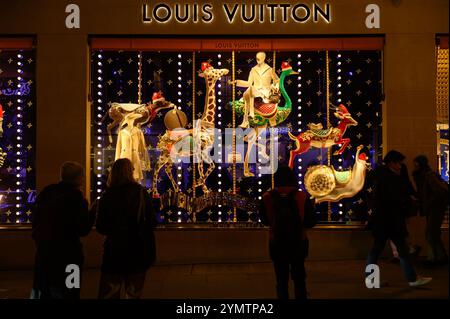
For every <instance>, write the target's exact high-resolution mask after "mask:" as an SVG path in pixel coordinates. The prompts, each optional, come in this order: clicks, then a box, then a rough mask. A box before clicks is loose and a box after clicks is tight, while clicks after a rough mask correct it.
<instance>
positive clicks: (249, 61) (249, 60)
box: [247, 58, 270, 64]
mask: <svg viewBox="0 0 450 319" xmlns="http://www.w3.org/2000/svg"><path fill="white" fill-rule="evenodd" d="M252 61H253V59H251V58H250V59H247V63H248V64H250V63H251V62H252ZM269 63H270V62H269Z"/></svg>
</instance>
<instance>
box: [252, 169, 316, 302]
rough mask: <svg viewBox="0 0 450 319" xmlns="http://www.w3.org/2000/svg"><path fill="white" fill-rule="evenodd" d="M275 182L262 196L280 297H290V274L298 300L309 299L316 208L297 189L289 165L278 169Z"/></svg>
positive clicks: (262, 209)
mask: <svg viewBox="0 0 450 319" xmlns="http://www.w3.org/2000/svg"><path fill="white" fill-rule="evenodd" d="M274 179H275V188H274V189H273V190H271V191H269V192H266V193H264V194H263V196H262V203H261V208H260V216H261V217H260V218H261V222H262V223H263V224H265V225H268V226H269V253H270V257H271V259H272V262H273V266H274V270H275V276H276V281H277V296H278V298H279V299H288V298H289V292H288V286H289V272H290V273H291V276H292V280H293V282H294V291H295V298H296V299H307V290H306V271H305V258H306V257H307V255H308V246H309V242H308V236H307V234H306V229H307V228H312V227H314V226H315V224H316V216H315V214H314V206H313V204H312V203H311V201H310V199H309V198H308V196H307V194H305V193H303V192H299V191H298V190H297V180H296V178H295V174H294V172H293V171H292V170H291V169H290V168H289V167H288V166H280V167H278V169H277V172H276V173H275V176H274ZM290 213H292V214H290ZM289 215H291V217H289ZM282 218H284V219H282Z"/></svg>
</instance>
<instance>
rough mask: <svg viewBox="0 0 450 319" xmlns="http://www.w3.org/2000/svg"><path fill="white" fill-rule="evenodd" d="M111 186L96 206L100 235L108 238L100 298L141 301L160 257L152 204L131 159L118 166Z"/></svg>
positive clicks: (114, 169) (121, 160) (118, 161)
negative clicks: (146, 279)
mask: <svg viewBox="0 0 450 319" xmlns="http://www.w3.org/2000/svg"><path fill="white" fill-rule="evenodd" d="M107 186H108V187H107V189H106V191H105V193H104V194H103V195H102V197H101V198H100V200H99V201H98V204H97V205H96V206H97V207H96V209H97V211H98V213H97V224H96V225H97V231H98V232H99V233H100V234H102V235H104V236H105V237H106V238H105V242H104V245H103V262H102V269H101V272H102V274H101V279H100V288H99V298H100V299H110V298H121V297H125V298H126V299H132V298H140V297H141V295H142V289H143V286H144V282H145V276H146V272H147V270H148V269H149V268H150V266H151V265H152V264H153V263H154V261H155V255H156V248H155V237H154V233H153V230H154V228H155V226H156V216H155V213H154V210H153V206H152V201H151V198H150V196H149V195H148V193H147V192H146V191H145V189H144V188H143V187H142V186H141V185H140V184H138V183H137V182H136V181H135V180H134V178H133V164H132V163H131V161H130V160H129V159H126V158H123V159H119V160H117V161H115V162H114V164H113V166H112V169H111V173H110V175H109V178H108V183H107Z"/></svg>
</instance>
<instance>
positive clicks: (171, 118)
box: [164, 109, 188, 130]
mask: <svg viewBox="0 0 450 319" xmlns="http://www.w3.org/2000/svg"><path fill="white" fill-rule="evenodd" d="M187 122H188V120H187V116H186V113H184V112H183V111H181V110H178V109H173V110H171V111H169V112H167V113H166V115H165V116H164V125H165V126H166V128H167V129H168V130H174V129H176V128H183V127H185V126H186V124H187Z"/></svg>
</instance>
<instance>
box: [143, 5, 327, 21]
mask: <svg viewBox="0 0 450 319" xmlns="http://www.w3.org/2000/svg"><path fill="white" fill-rule="evenodd" d="M216 15H221V16H222V17H224V18H225V19H226V21H227V22H228V23H234V22H236V21H242V22H245V23H257V22H258V23H265V22H268V21H270V23H279V22H282V23H291V22H294V23H306V22H325V23H330V22H331V9H330V4H329V3H326V4H317V3H313V4H305V3H267V4H255V3H253V4H246V3H224V4H222V6H220V7H214V6H213V5H212V4H209V3H204V4H198V3H186V4H173V5H168V4H166V3H158V4H156V5H154V6H151V5H149V4H143V5H142V22H144V23H152V22H156V23H167V22H170V21H176V22H178V23H186V22H193V23H199V22H200V23H210V22H212V21H213V20H214V19H215V16H216Z"/></svg>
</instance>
